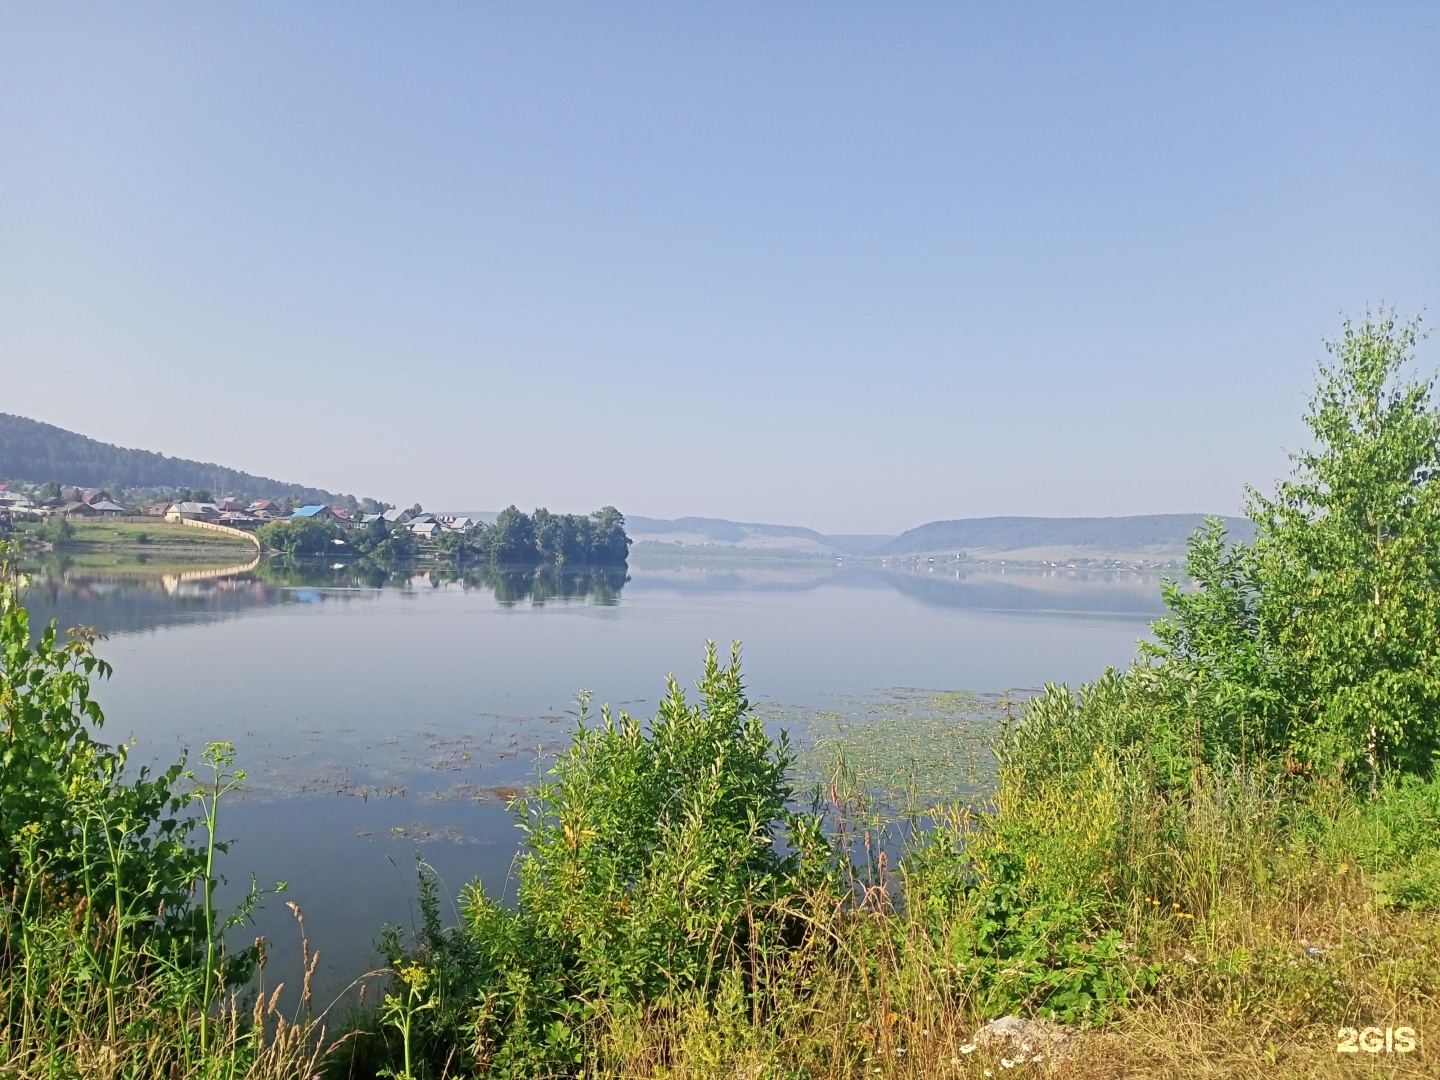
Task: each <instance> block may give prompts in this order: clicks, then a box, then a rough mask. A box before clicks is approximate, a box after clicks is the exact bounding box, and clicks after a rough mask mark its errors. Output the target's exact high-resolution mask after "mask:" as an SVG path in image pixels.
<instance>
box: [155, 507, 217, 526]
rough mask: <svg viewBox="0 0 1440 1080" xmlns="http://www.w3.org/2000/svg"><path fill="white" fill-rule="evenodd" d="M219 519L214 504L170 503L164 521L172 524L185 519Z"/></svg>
mask: <svg viewBox="0 0 1440 1080" xmlns="http://www.w3.org/2000/svg"><path fill="white" fill-rule="evenodd" d="M219 517H220V508H219V507H218V506H216V505H215V504H214V503H202V502H177V503H171V504H170V509H169V510H167V511H165V520H166V521H168V522H171V523H172V524H173V523H175V522H177V521H184V520H186V519H187V518H188V519H189V520H191V521H215V520H217V519H218V518H219Z"/></svg>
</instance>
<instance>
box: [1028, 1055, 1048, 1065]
mask: <svg viewBox="0 0 1440 1080" xmlns="http://www.w3.org/2000/svg"><path fill="white" fill-rule="evenodd" d="M1044 1060H1045V1055H1044V1054H1036V1055H1035V1056H1034V1057H1032V1058H1031V1059H1030V1063H1031V1064H1032V1065H1036V1064H1039V1063H1040V1062H1041V1061H1044Z"/></svg>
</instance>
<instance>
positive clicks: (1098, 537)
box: [876, 514, 1254, 555]
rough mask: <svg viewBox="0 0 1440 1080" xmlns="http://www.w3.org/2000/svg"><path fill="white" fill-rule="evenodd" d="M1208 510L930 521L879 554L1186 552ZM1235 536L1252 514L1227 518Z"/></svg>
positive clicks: (1248, 531) (1250, 529) (1244, 536)
mask: <svg viewBox="0 0 1440 1080" xmlns="http://www.w3.org/2000/svg"><path fill="white" fill-rule="evenodd" d="M1207 516H1209V515H1206V514H1142V515H1137V516H1133V517H1073V518H1045V517H988V518H961V519H959V520H956V521H931V522H929V523H928V524H925V525H920V526H918V527H916V528H914V529H910V530H908V531H906V532H903V533H901V534H900V535H899V536H897V537H896V538H895V539H894V540H892V541H890V542H889V543H888V544H886V545H885V546H884V547H882V548H880V549H879V551H877V552H876V554H879V555H917V554H920V553H922V552H929V551H950V550H954V551H969V550H981V551H1022V550H1026V549H1033V548H1069V549H1079V548H1095V549H1097V550H1103V551H1138V550H1143V549H1150V548H1154V549H1167V550H1173V551H1177V552H1183V551H1184V548H1185V541H1186V540H1188V539H1189V538H1190V536H1191V534H1192V533H1194V532H1195V530H1196V529H1198V528H1199V527H1200V526H1201V525H1202V524H1204V522H1205V518H1206V517H1207ZM1222 520H1223V521H1224V522H1225V527H1226V528H1227V529H1228V530H1229V532H1230V534H1231V536H1233V537H1234V538H1235V539H1237V540H1244V541H1248V540H1250V539H1252V537H1253V536H1254V525H1253V523H1252V522H1251V521H1250V520H1249V519H1248V518H1236V517H1226V518H1222Z"/></svg>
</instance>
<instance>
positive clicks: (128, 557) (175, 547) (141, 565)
mask: <svg viewBox="0 0 1440 1080" xmlns="http://www.w3.org/2000/svg"><path fill="white" fill-rule="evenodd" d="M66 525H67V526H68V527H67V528H65V529H64V530H63V535H62V530H57V529H56V527H55V526H54V525H53V524H52V523H48V522H47V523H45V524H40V523H36V522H24V521H21V522H16V524H15V539H17V540H19V541H20V543H21V545H22V551H23V552H24V554H25V557H26V559H27V561H29V560H31V559H34V558H36V557H37V556H40V555H41V553H42V552H48V553H50V554H52V555H56V556H62V557H63V558H64V559H65V565H66V567H67V569H73V570H97V571H98V570H104V571H107V572H114V573H119V574H126V573H144V574H157V573H168V572H182V571H186V570H194V569H196V568H197V566H199V565H214V566H227V565H233V564H237V563H244V562H246V561H248V560H249V559H251V558H253V557H254V555H255V546H254V545H253V544H248V543H246V542H245V541H243V540H240V539H239V538H237V537H232V536H226V535H224V534H223V533H214V532H209V531H207V530H204V529H196V528H192V527H190V526H187V525H180V524H171V523H167V522H165V521H161V520H158V519H144V520H136V519H133V518H127V519H114V518H110V519H89V520H87V519H84V518H75V519H68V520H67V522H66Z"/></svg>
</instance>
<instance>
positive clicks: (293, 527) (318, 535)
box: [257, 518, 341, 555]
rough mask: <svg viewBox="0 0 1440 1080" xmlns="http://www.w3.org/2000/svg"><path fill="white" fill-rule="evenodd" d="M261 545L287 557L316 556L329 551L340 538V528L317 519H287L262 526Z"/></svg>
mask: <svg viewBox="0 0 1440 1080" xmlns="http://www.w3.org/2000/svg"><path fill="white" fill-rule="evenodd" d="M257 535H258V536H259V537H260V543H261V544H263V545H264V546H265V547H267V548H269V549H270V550H272V551H279V552H283V553H284V554H286V555H316V554H319V553H320V552H322V551H329V550H330V549H331V546H332V545H333V544H334V542H335V541H336V540H339V539H340V538H341V537H340V527H339V526H338V525H335V524H334V523H333V522H329V521H320V520H317V519H316V518H287V519H285V520H284V521H272V522H270V523H269V524H268V525H261V526H260V528H259V529H258V530H257Z"/></svg>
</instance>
